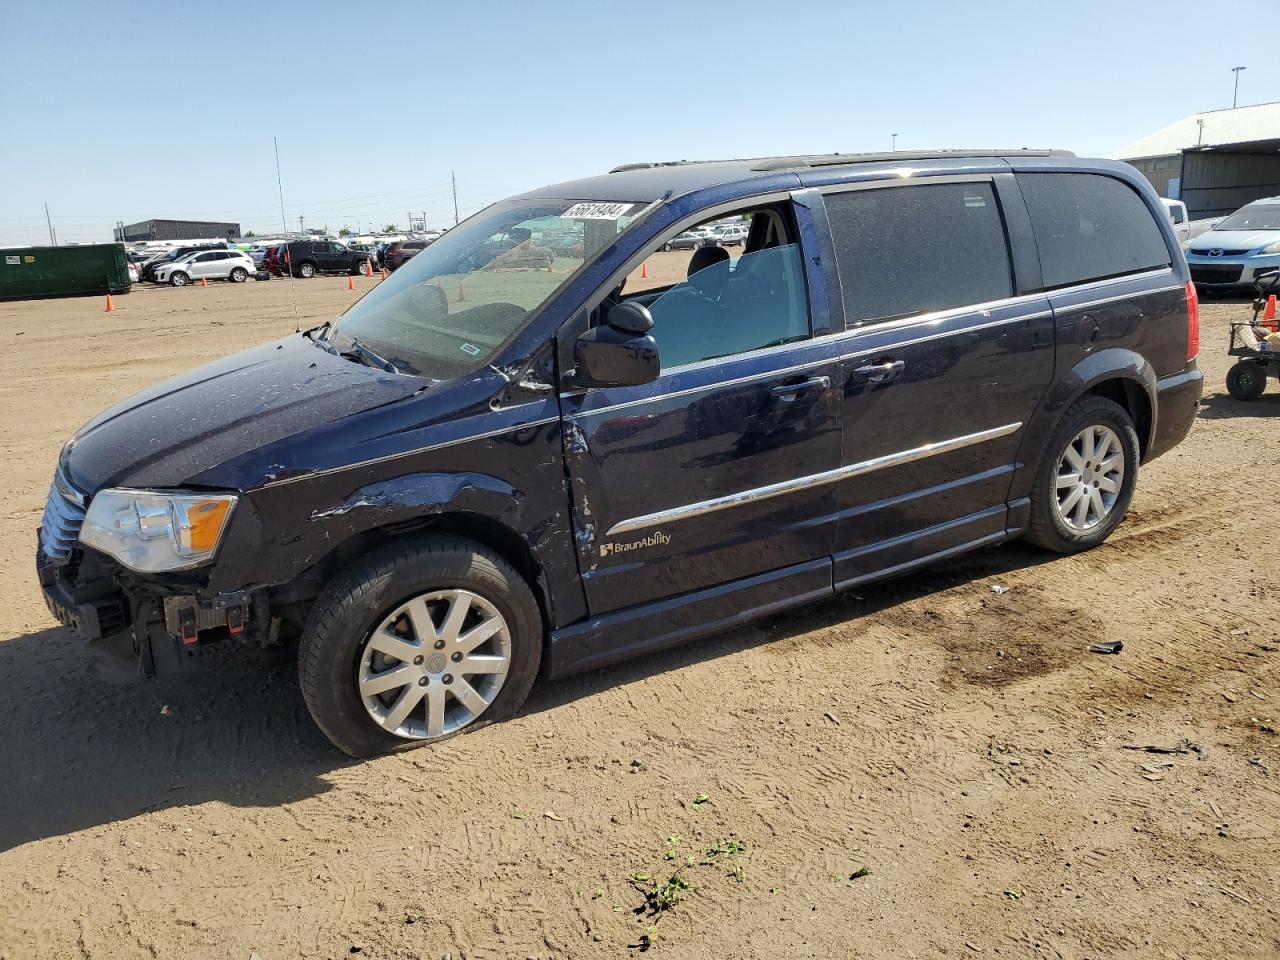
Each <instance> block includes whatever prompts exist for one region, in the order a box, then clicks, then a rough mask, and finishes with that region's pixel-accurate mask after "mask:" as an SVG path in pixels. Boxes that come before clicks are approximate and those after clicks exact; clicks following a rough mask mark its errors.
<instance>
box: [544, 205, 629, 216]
mask: <svg viewBox="0 0 1280 960" xmlns="http://www.w3.org/2000/svg"><path fill="white" fill-rule="evenodd" d="M634 206H635V204H634V203H575V204H574V205H573V206H572V207H570V208H569V209H568V210H566V211H565V212H564V213H562V214H560V219H561V220H617V219H618V218H619V217H620V216H622V215H623V214H624V213H627V212H628V211H629V210H630V209H631V208H632V207H634Z"/></svg>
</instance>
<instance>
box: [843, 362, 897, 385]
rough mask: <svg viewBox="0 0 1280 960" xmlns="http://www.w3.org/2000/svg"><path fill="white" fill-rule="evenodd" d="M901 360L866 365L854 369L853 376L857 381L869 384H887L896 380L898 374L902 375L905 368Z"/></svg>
mask: <svg viewBox="0 0 1280 960" xmlns="http://www.w3.org/2000/svg"><path fill="white" fill-rule="evenodd" d="M906 365H907V364H906V362H905V361H903V360H886V361H884V362H883V363H866V364H863V365H862V366H860V367H856V368H854V371H853V375H854V376H855V377H857V378H858V379H859V380H866V381H868V382H869V383H888V382H889V381H891V380H896V379H897V378H898V374H900V373H902V371H903V369H904V368H905V367H906Z"/></svg>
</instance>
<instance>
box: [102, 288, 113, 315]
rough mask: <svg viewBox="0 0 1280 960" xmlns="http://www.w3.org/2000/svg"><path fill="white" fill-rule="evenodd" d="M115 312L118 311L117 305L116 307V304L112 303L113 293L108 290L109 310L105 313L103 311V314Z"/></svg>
mask: <svg viewBox="0 0 1280 960" xmlns="http://www.w3.org/2000/svg"><path fill="white" fill-rule="evenodd" d="M115 311H116V305H115V304H114V303H112V302H111V291H110V290H108V291H107V309H106V310H105V311H103V312H104V313H115Z"/></svg>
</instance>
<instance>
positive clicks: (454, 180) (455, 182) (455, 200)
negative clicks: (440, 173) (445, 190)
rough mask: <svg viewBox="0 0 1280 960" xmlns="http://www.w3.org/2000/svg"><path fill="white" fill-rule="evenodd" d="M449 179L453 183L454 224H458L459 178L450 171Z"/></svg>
mask: <svg viewBox="0 0 1280 960" xmlns="http://www.w3.org/2000/svg"><path fill="white" fill-rule="evenodd" d="M449 180H450V181H451V182H452V183H453V225H454V226H455V227H456V226H457V225H458V178H457V177H456V176H455V175H454V173H453V171H452V170H450V171H449Z"/></svg>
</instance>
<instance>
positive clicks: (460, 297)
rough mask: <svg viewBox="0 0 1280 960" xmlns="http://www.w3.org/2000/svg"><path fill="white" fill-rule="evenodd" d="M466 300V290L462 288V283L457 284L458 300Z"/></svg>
mask: <svg viewBox="0 0 1280 960" xmlns="http://www.w3.org/2000/svg"><path fill="white" fill-rule="evenodd" d="M466 300H467V291H466V290H464V289H462V284H458V302H459V303H465V302H466Z"/></svg>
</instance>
